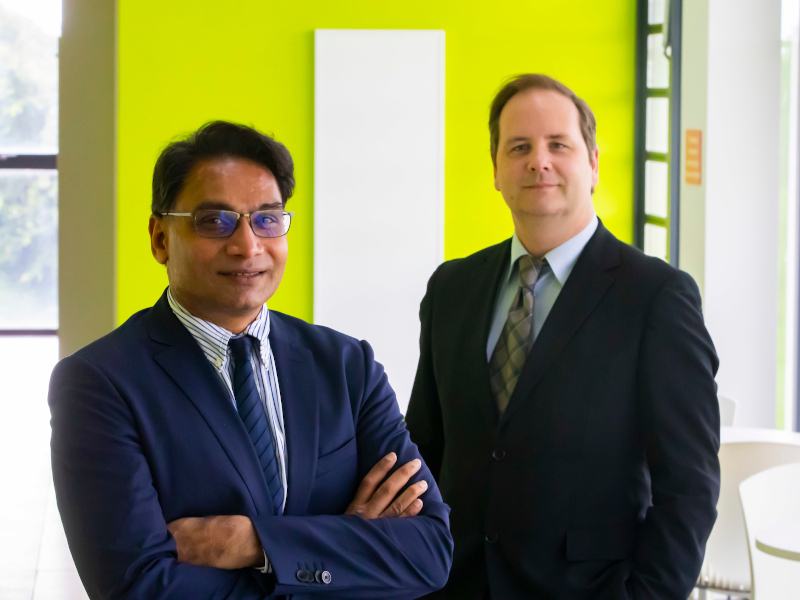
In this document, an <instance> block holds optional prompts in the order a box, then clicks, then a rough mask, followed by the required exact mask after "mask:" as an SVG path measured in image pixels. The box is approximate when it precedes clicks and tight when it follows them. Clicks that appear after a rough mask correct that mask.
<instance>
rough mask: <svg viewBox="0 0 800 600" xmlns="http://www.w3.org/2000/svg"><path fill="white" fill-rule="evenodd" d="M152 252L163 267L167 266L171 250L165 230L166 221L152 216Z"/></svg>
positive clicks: (150, 226)
mask: <svg viewBox="0 0 800 600" xmlns="http://www.w3.org/2000/svg"><path fill="white" fill-rule="evenodd" d="M148 230H149V231H150V252H152V253H153V257H154V258H155V259H156V260H157V261H158V262H159V263H161V264H162V265H165V264H167V260H168V259H169V248H168V246H169V245H168V243H167V231H166V230H165V229H164V220H163V219H161V218H159V217H156V216H154V215H150V224H149V225H148Z"/></svg>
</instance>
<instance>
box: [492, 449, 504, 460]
mask: <svg viewBox="0 0 800 600" xmlns="http://www.w3.org/2000/svg"><path fill="white" fill-rule="evenodd" d="M505 457H506V451H505V450H503V449H502V448H495V449H494V450H492V460H493V461H495V462H500V461H501V460H503V459H504V458H505Z"/></svg>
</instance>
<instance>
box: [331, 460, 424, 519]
mask: <svg viewBox="0 0 800 600" xmlns="http://www.w3.org/2000/svg"><path fill="white" fill-rule="evenodd" d="M396 462H397V454H395V453H394V452H390V453H389V454H387V455H386V456H384V457H383V458H382V459H381V460H379V461H378V462H377V463H376V464H375V466H374V467H372V468H371V469H370V471H369V473H367V474H366V475H365V476H364V479H362V480H361V483H360V484H359V486H358V489H357V490H356V495H355V496H354V497H353V500H352V501H351V502H350V506H348V507H347V510H346V511H345V514H346V515H358V516H359V517H363V518H364V519H377V518H378V517H415V516H417V515H418V514H419V512H420V511H421V510H422V500H421V499H420V496H421V495H422V494H424V493H425V490H427V489H428V483H427V482H426V481H425V480H424V479H423V480H421V481H418V482H417V483H415V484H413V485H410V486H408V487H407V488H406V489H405V490H404V491H403V493H401V494H398V493H399V492H400V490H401V489H402V488H403V486H404V485H406V484H407V483H408V481H409V480H410V479H411V477H413V476H414V474H415V473H416V472H417V471H419V468H420V466H421V465H422V462H421V461H420V460H419V459H418V458H415V459H414V460H411V461H409V462H407V463H406V464H404V465H403V466H402V467H400V468H399V469H397V470H396V471H395V472H394V473H392V474H391V475H390V476H389V477H386V475H387V474H388V473H389V472H390V471H391V470H392V467H393V466H394V465H395V463H396ZM384 478H385V481H384Z"/></svg>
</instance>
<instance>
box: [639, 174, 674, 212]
mask: <svg viewBox="0 0 800 600" xmlns="http://www.w3.org/2000/svg"><path fill="white" fill-rule="evenodd" d="M668 192H669V167H668V165H667V163H665V162H659V161H654V160H648V161H647V162H646V163H645V164H644V212H645V213H646V214H648V215H652V216H654V217H663V218H666V217H667V207H668Z"/></svg>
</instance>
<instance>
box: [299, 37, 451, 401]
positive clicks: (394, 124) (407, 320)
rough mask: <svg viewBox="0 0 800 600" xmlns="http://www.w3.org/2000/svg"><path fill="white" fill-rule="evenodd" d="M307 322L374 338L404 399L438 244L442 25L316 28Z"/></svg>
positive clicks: (441, 237) (441, 236)
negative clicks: (421, 306)
mask: <svg viewBox="0 0 800 600" xmlns="http://www.w3.org/2000/svg"><path fill="white" fill-rule="evenodd" d="M315 45H316V47H315V67H314V70H315V114H314V321H315V322H317V323H321V324H323V325H328V326H331V327H334V328H335V329H339V330H340V331H344V332H345V333H349V334H350V335H353V336H355V337H358V338H362V339H366V340H369V342H370V344H372V346H373V348H374V350H375V356H376V357H377V359H378V360H379V361H380V362H382V363H383V364H384V366H385V368H386V372H387V373H388V375H389V381H390V383H391V384H392V386H393V387H394V389H395V392H396V393H397V399H398V402H399V404H400V407H401V409H405V407H406V405H407V404H408V399H409V396H410V395H411V386H412V384H413V381H414V373H415V371H416V366H417V356H418V355H419V321H418V319H417V315H416V311H409V310H408V307H409V306H416V305H417V304H418V303H419V300H420V298H422V296H423V295H424V293H425V286H426V283H427V279H428V277H429V276H430V274H431V273H432V272H433V270H434V269H435V268H436V267H437V266H438V265H439V263H440V262H441V261H442V258H443V248H444V32H443V31H413V30H403V31H390V30H318V31H317V32H316V37H315Z"/></svg>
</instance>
